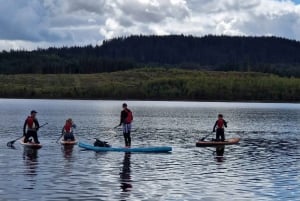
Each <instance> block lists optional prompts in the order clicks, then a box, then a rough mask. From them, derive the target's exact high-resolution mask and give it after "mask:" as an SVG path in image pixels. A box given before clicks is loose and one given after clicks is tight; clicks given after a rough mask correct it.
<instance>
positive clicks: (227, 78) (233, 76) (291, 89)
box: [0, 68, 300, 103]
mask: <svg viewBox="0 0 300 201" xmlns="http://www.w3.org/2000/svg"><path fill="white" fill-rule="evenodd" d="M0 88H1V91H0V97H1V98H13V99H62V100H137V101H139V100H145V101H188V102H195V101H196V102H264V103H268V102H270V103H299V102H300V78H287V77H279V76H277V75H272V74H263V73H253V72H219V71H218V72H216V71H197V70H180V69H162V68H154V69H153V68H151V69H150V68H143V69H134V70H128V71H118V72H112V73H98V74H56V75H54V74H20V75H3V74H1V75H0Z"/></svg>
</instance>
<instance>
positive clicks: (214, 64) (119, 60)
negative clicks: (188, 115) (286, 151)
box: [0, 35, 300, 77]
mask: <svg viewBox="0 0 300 201" xmlns="http://www.w3.org/2000/svg"><path fill="white" fill-rule="evenodd" d="M299 55H300V42H298V41H295V40H289V39H284V38H279V37H243V36H213V35H208V36H203V37H194V36H184V35H169V36H155V35H153V36H143V35H139V36H138V35H136V36H129V37H118V38H114V39H111V40H106V41H103V44H102V45H99V46H92V45H89V46H84V47H78V46H74V47H61V48H53V47H51V48H48V49H37V50H34V51H26V50H12V51H2V52H1V53H0V73H1V74H31V73H34V74H39V73H41V74H59V73H69V74H73V73H80V74H82V73H83V74H86V73H101V72H114V71H119V70H128V69H132V68H139V67H145V66H146V67H157V66H161V67H166V68H173V67H176V68H182V69H201V70H215V71H243V72H264V73H273V74H277V75H280V76H294V77H300V57H299Z"/></svg>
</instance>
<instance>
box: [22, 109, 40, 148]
mask: <svg viewBox="0 0 300 201" xmlns="http://www.w3.org/2000/svg"><path fill="white" fill-rule="evenodd" d="M36 114H37V112H36V111H35V110H32V111H31V112H30V116H28V117H27V118H26V120H25V122H24V126H23V135H24V143H27V142H28V140H29V138H30V137H32V138H33V139H34V142H35V143H37V144H39V143H40V142H39V139H38V136H37V131H38V130H39V127H40V125H39V122H38V120H37V118H36Z"/></svg>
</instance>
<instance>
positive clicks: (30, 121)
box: [26, 116, 35, 129]
mask: <svg viewBox="0 0 300 201" xmlns="http://www.w3.org/2000/svg"><path fill="white" fill-rule="evenodd" d="M26 123H27V127H28V129H35V123H34V118H33V117H32V116H28V117H27V120H26Z"/></svg>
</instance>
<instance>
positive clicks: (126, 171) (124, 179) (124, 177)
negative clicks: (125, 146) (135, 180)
mask: <svg viewBox="0 0 300 201" xmlns="http://www.w3.org/2000/svg"><path fill="white" fill-rule="evenodd" d="M130 157H131V153H125V154H124V159H123V167H122V168H121V172H120V182H121V189H122V192H128V191H130V190H131V189H132V184H131V175H130V173H131V170H130V167H131V165H130Z"/></svg>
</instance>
